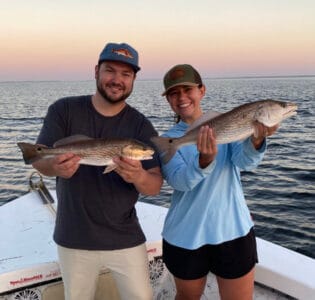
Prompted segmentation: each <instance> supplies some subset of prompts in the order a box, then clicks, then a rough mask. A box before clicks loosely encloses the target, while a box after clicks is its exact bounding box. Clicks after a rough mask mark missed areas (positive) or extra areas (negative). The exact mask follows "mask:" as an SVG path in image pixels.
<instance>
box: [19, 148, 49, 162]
mask: <svg viewBox="0 0 315 300" xmlns="http://www.w3.org/2000/svg"><path fill="white" fill-rule="evenodd" d="M17 145H18V146H19V148H20V149H21V151H22V154H23V159H24V162H25V164H27V165H30V164H32V163H33V162H35V161H37V160H39V159H41V158H42V156H41V155H40V154H39V153H38V151H37V149H38V147H41V148H48V147H46V146H44V145H38V144H35V145H33V144H29V143H17Z"/></svg>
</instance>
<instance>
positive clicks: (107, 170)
mask: <svg viewBox="0 0 315 300" xmlns="http://www.w3.org/2000/svg"><path fill="white" fill-rule="evenodd" d="M116 168H117V165H116V164H112V165H108V166H107V167H105V169H104V172H103V174H107V173H110V172H111V171H114V170H115V169H116Z"/></svg>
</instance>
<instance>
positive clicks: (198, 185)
mask: <svg viewBox="0 0 315 300" xmlns="http://www.w3.org/2000/svg"><path fill="white" fill-rule="evenodd" d="M187 128H188V125H187V124H186V123H184V122H182V121H181V122H179V123H178V124H176V125H175V126H174V127H172V128H171V129H170V130H169V131H167V132H166V133H165V134H164V136H169V137H180V136H182V135H184V134H185V131H186V129H187ZM265 149H266V143H265V142H264V143H263V145H262V147H261V148H260V149H259V150H256V149H255V148H254V146H253V144H252V142H251V140H250V138H248V139H246V140H245V141H244V142H235V143H230V144H224V145H218V154H217V156H216V158H215V160H214V161H213V162H212V163H211V164H210V165H209V166H207V167H206V168H204V169H201V168H200V167H199V152H198V151H197V147H196V145H189V146H183V147H182V148H180V149H179V150H178V151H177V152H176V154H175V155H174V157H173V158H172V159H171V160H170V161H169V162H168V163H167V164H165V165H163V166H162V172H163V175H164V178H165V179H166V181H167V182H168V184H169V185H170V186H171V187H172V188H173V189H174V192H173V194H172V197H171V205H170V208H169V211H168V214H167V216H166V220H165V224H164V228H163V232H162V236H163V238H164V239H165V240H166V241H167V242H168V243H170V244H172V245H175V246H178V247H182V248H186V249H197V248H199V247H201V246H203V245H205V244H212V245H215V244H220V243H223V242H226V241H230V240H233V239H235V238H238V237H241V236H244V235H246V234H247V233H248V232H249V230H250V228H251V227H252V226H253V225H254V224H253V221H252V218H251V216H250V212H249V209H248V207H247V204H246V201H245V198H244V194H243V190H242V185H241V178H240V170H241V169H242V170H251V169H253V168H255V167H256V166H257V165H258V164H259V162H260V161H261V160H262V158H263V154H264V152H265Z"/></svg>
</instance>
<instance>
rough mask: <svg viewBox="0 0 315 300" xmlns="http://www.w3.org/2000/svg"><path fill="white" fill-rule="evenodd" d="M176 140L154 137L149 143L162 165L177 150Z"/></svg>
mask: <svg viewBox="0 0 315 300" xmlns="http://www.w3.org/2000/svg"><path fill="white" fill-rule="evenodd" d="M177 140H178V139H177V138H169V137H159V136H154V137H152V138H151V141H152V142H153V144H154V145H155V146H156V148H157V149H158V151H159V153H160V155H161V159H162V161H163V163H164V164H166V163H168V162H169V161H170V160H171V158H172V157H173V156H174V154H175V153H176V151H177V149H178V148H179V144H178V143H177Z"/></svg>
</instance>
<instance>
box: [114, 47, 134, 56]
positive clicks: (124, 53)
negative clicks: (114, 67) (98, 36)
mask: <svg viewBox="0 0 315 300" xmlns="http://www.w3.org/2000/svg"><path fill="white" fill-rule="evenodd" d="M112 52H113V53H115V54H117V55H122V56H125V57H128V58H133V56H132V55H131V53H130V52H129V51H128V50H127V49H123V48H120V49H113V50H112Z"/></svg>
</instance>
